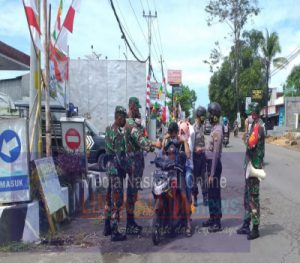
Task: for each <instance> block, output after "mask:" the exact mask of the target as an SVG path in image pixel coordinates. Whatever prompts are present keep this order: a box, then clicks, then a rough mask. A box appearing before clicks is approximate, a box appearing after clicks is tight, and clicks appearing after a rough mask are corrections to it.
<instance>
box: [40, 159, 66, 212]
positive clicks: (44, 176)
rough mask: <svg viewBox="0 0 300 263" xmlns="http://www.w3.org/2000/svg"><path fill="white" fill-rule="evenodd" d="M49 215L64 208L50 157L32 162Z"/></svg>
mask: <svg viewBox="0 0 300 263" xmlns="http://www.w3.org/2000/svg"><path fill="white" fill-rule="evenodd" d="M34 163H35V165H36V169H37V174H38V177H39V179H40V183H41V187H42V190H43V195H44V198H45V201H46V204H47V206H48V209H49V213H50V214H53V213H55V212H56V211H58V210H59V209H61V208H63V207H64V206H65V203H64V201H63V200H64V199H63V195H62V191H61V186H60V183H59V180H58V175H57V172H56V169H55V165H54V162H53V159H52V157H48V158H43V159H38V160H34Z"/></svg>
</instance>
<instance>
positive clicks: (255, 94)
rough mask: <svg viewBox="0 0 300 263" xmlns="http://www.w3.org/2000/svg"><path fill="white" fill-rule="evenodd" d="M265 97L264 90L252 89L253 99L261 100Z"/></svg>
mask: <svg viewBox="0 0 300 263" xmlns="http://www.w3.org/2000/svg"><path fill="white" fill-rule="evenodd" d="M262 98H263V91H262V90H261V89H254V90H252V99H253V100H261V99H262Z"/></svg>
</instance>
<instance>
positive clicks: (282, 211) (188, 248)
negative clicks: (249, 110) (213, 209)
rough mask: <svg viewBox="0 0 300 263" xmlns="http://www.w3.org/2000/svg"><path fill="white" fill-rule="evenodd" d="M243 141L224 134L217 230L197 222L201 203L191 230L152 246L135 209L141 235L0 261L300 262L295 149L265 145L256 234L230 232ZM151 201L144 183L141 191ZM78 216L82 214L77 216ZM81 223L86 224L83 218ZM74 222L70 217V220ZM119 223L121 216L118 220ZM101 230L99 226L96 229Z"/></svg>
mask: <svg viewBox="0 0 300 263" xmlns="http://www.w3.org/2000/svg"><path fill="white" fill-rule="evenodd" d="M244 150H245V148H244V145H243V143H242V141H241V139H240V138H230V145H229V147H228V148H226V149H224V153H223V156H222V160H223V173H222V176H223V186H224V188H223V189H222V199H223V201H222V204H223V220H222V225H223V228H224V230H223V232H220V233H214V234H210V233H207V231H206V229H204V228H202V227H201V223H202V222H203V221H204V220H205V219H206V217H207V215H208V212H207V209H206V208H205V207H204V206H203V205H202V204H201V205H200V206H199V207H197V209H196V211H194V213H193V215H192V219H193V221H192V225H193V229H194V233H193V236H192V237H190V238H186V237H185V236H184V235H179V236H177V237H176V238H172V239H165V240H164V241H163V242H162V243H161V244H160V245H159V246H153V245H152V241H151V236H150V233H149V232H147V227H148V226H150V225H151V218H149V216H147V214H146V215H144V216H143V215H140V216H139V219H137V221H138V222H139V223H140V224H142V225H143V226H144V227H145V231H144V233H143V235H142V236H141V237H131V236H130V237H128V240H127V241H126V242H121V243H111V242H110V240H109V238H103V237H102V239H101V242H100V243H99V245H98V246H94V247H89V248H80V247H69V248H67V249H66V250H65V251H63V252H58V251H55V250H54V251H51V252H37V253H30V254H29V253H11V254H0V262H11V263H12V262H24V263H27V262H28V263H29V262H43V263H44V262H45V263H46V262H57V263H59V262H86V263H88V262H130V263H133V262H156V263H158V262H164V263H165V262H207V263H209V262H224V263H225V262H239V263H240V262H249V263H250V262H251V263H252V262H255V263H259V262H264V263H265V262H272V263H277V262H293V263H298V262H300V223H299V222H300V220H299V218H300V191H299V187H300V172H299V171H300V152H296V151H291V150H288V149H284V148H281V147H278V146H274V145H266V157H265V163H266V166H265V169H266V172H267V178H266V180H265V181H262V182H261V196H260V199H261V227H260V232H261V237H260V238H259V239H256V240H253V241H251V242H249V241H247V240H246V237H245V236H239V235H236V234H235V231H236V229H237V227H238V226H239V225H240V224H241V223H242V217H243V212H244V211H243V190H244V177H243V159H244ZM152 158H153V154H149V155H148V156H147V165H146V169H145V173H144V176H145V177H146V178H147V177H148V178H149V176H151V171H152V170H153V167H152V165H150V164H149V160H150V159H152ZM140 198H141V200H142V201H143V203H144V204H148V205H151V193H150V188H145V189H144V190H143V191H142V193H141V195H140ZM82 220H83V219H82ZM85 220H86V221H85V222H87V223H86V224H90V223H89V221H87V220H88V219H85ZM73 224H74V223H73ZM123 224H124V222H123ZM99 235H101V229H99Z"/></svg>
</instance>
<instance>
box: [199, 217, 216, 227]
mask: <svg viewBox="0 0 300 263" xmlns="http://www.w3.org/2000/svg"><path fill="white" fill-rule="evenodd" d="M213 224H214V220H213V219H212V218H210V219H208V220H207V221H204V222H203V223H202V226H203V227H210V226H212V225H213Z"/></svg>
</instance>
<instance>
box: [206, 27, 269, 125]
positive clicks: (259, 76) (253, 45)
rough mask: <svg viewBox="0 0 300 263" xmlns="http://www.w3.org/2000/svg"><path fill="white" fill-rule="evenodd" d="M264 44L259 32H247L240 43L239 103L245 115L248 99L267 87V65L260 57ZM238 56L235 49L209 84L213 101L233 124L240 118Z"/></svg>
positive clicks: (210, 96)
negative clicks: (237, 114)
mask: <svg viewBox="0 0 300 263" xmlns="http://www.w3.org/2000/svg"><path fill="white" fill-rule="evenodd" d="M261 41H263V34H262V33H261V32H260V31H257V30H251V31H247V32H244V33H243V38H242V39H241V41H240V48H241V51H240V56H241V63H240V81H239V91H240V97H239V104H240V105H241V107H240V110H241V113H242V114H243V113H244V112H245V97H247V96H251V94H252V90H253V89H262V88H263V87H264V85H265V69H264V63H263V59H262V58H261V56H260V55H259V54H260V52H259V51H260V50H259V48H260V45H261ZM234 56H235V50H234V47H232V50H231V52H230V54H229V55H228V56H227V57H225V59H224V61H223V63H222V65H221V67H220V69H219V70H218V71H216V72H215V73H214V74H213V75H212V77H211V79H210V84H209V98H210V100H211V101H217V102H219V103H220V105H221V106H222V110H223V115H225V116H227V117H228V118H229V120H230V121H231V122H232V121H233V120H234V119H235V118H236V115H235V113H236V111H235V100H236V89H235V85H234V84H235V83H234V81H233V80H234V75H235V67H234V65H235V57H234Z"/></svg>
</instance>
